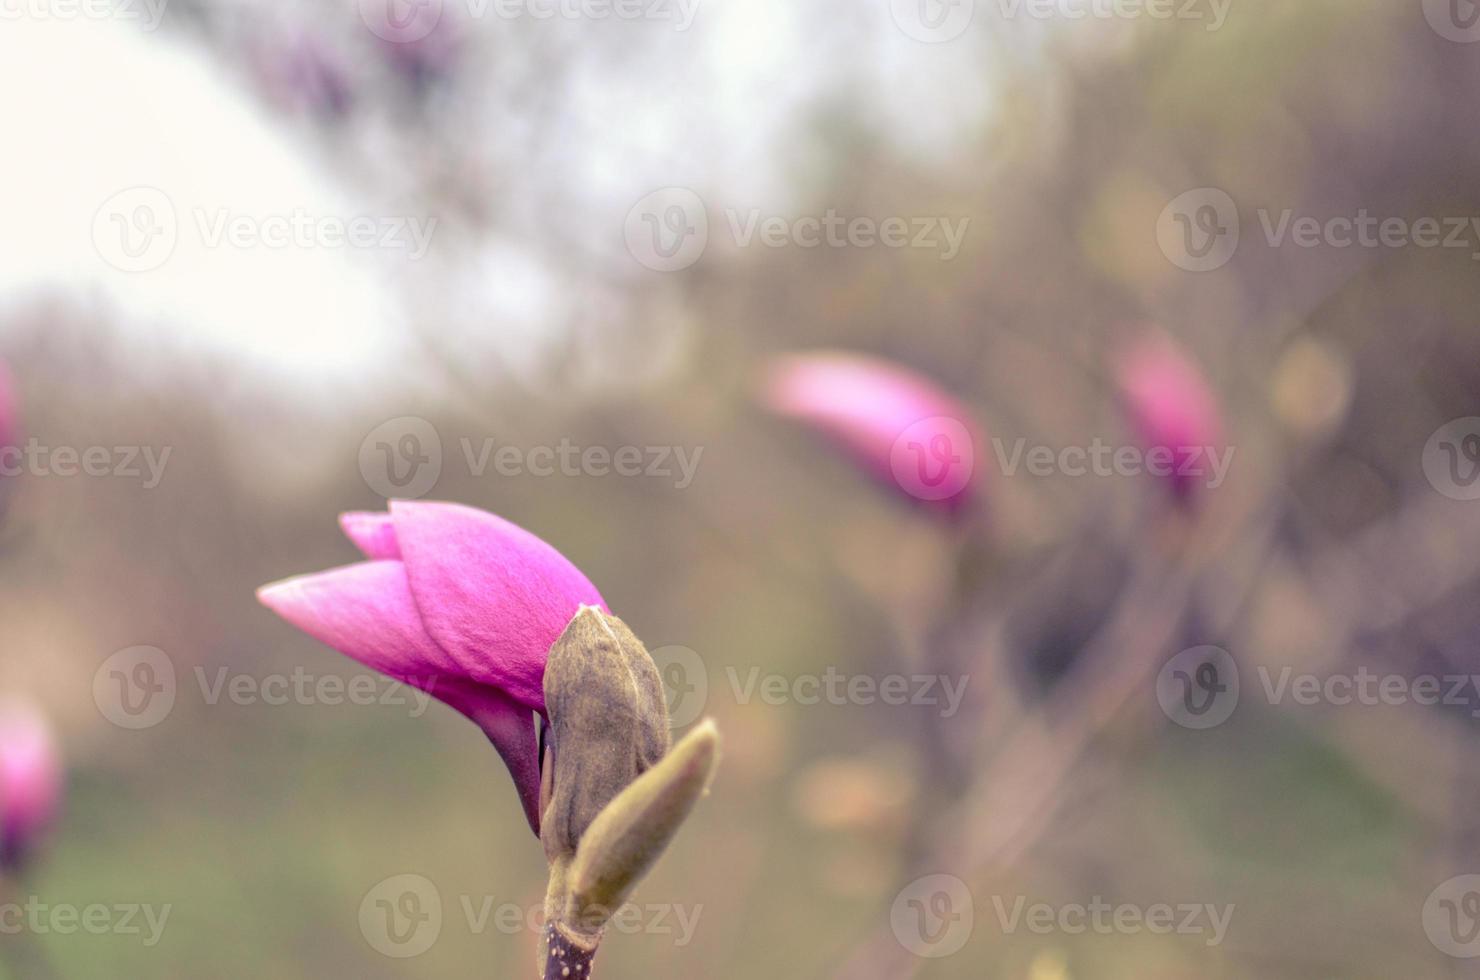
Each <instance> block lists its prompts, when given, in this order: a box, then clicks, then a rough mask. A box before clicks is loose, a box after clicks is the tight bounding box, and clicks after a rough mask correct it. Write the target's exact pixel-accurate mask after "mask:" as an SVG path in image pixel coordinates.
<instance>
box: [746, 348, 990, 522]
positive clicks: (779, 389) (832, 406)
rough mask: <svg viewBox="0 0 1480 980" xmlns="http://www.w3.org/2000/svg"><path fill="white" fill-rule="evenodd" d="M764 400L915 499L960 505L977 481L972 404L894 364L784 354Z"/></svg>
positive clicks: (832, 354) (847, 356) (769, 375)
mask: <svg viewBox="0 0 1480 980" xmlns="http://www.w3.org/2000/svg"><path fill="white" fill-rule="evenodd" d="M762 400H763V401H764V403H765V404H766V406H767V407H768V408H770V409H771V410H772V411H774V412H776V413H777V414H779V415H782V416H785V417H787V418H792V419H795V420H797V421H799V422H801V423H802V424H804V425H807V426H809V427H811V428H812V429H814V430H816V431H818V432H820V433H821V434H822V435H824V436H825V437H827V438H828V439H830V440H831V441H833V442H834V443H836V444H837V445H838V446H840V447H841V448H842V449H843V450H844V451H846V452H847V453H848V454H849V455H850V456H852V457H853V459H854V460H855V461H856V462H857V463H858V464H859V465H860V466H861V467H862V468H863V469H864V470H865V472H867V473H868V474H869V475H871V476H873V477H874V478H875V479H877V480H879V481H880V482H882V483H884V484H885V485H886V486H889V487H890V488H891V489H894V490H896V491H902V492H903V493H904V494H906V495H907V496H909V497H910V498H912V499H914V500H917V501H923V502H926V503H929V504H932V505H935V506H938V507H942V508H944V509H946V510H948V511H955V510H957V509H959V508H960V507H961V506H962V505H964V504H965V503H967V502H968V500H969V499H970V497H971V496H972V495H973V493H974V492H975V490H976V487H977V484H978V483H979V482H980V480H979V478H977V479H974V478H973V477H974V476H976V475H977V474H976V469H977V467H976V444H977V443H978V442H979V441H980V440H979V438H978V436H977V426H976V423H975V421H974V420H973V418H972V414H971V412H970V410H969V409H968V408H967V407H966V406H965V405H964V404H962V403H961V402H960V401H958V400H957V399H955V398H954V397H952V396H951V395H949V394H947V393H946V392H945V391H944V390H943V389H941V388H940V387H939V386H937V385H936V384H934V383H933V382H931V381H930V380H928V379H926V378H924V377H922V376H921V375H918V374H916V373H914V372H912V371H908V370H906V369H905V368H903V367H900V366H898V365H896V364H891V363H890V362H888V361H885V360H882V359H880V358H875V357H866V356H864V355H861V354H852V353H846V352H842V351H819V352H815V353H810V354H796V355H791V356H787V357H780V358H777V359H775V360H774V361H773V362H772V363H771V365H770V367H769V368H768V370H767V372H766V377H765V381H764V387H763V391H762Z"/></svg>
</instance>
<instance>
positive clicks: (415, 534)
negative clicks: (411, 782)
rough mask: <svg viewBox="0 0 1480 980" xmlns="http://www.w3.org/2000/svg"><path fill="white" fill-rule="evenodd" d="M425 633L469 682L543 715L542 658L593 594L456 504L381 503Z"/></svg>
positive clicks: (534, 550) (526, 544)
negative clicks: (501, 693) (385, 505)
mask: <svg viewBox="0 0 1480 980" xmlns="http://www.w3.org/2000/svg"><path fill="white" fill-rule="evenodd" d="M391 516H392V517H393V518H394V520H395V525H396V538H397V540H398V541H399V542H400V545H401V553H402V554H403V555H404V556H405V562H406V570H407V576H408V577H409V579H410V582H411V592H412V594H413V595H414V596H415V597H416V606H417V608H418V609H419V610H420V612H421V619H422V622H423V623H425V624H426V628H427V631H428V632H429V633H430V634H431V635H432V637H433V638H434V639H435V640H436V641H437V643H438V644H439V645H440V646H441V647H442V649H444V650H446V651H447V653H448V654H449V655H450V656H451V657H452V659H453V660H455V661H456V662H457V663H458V665H459V666H460V667H461V668H462V670H463V672H464V673H465V674H466V675H467V676H468V677H470V678H472V679H473V680H475V681H478V682H479V683H482V684H487V685H489V686H492V687H497V688H499V689H501V690H503V691H506V692H508V693H509V694H510V695H511V696H512V697H514V698H515V699H516V700H517V701H519V702H520V703H521V704H524V705H527V706H529V707H532V708H534V709H536V710H539V711H543V710H544V707H545V691H544V675H545V659H546V657H547V656H548V654H549V652H550V646H551V645H552V644H553V643H554V642H555V641H556V640H557V639H558V638H559V637H560V634H561V632H563V631H564V629H565V627H566V625H567V624H569V623H570V620H571V617H573V616H574V615H575V614H576V611H577V610H578V609H579V608H580V607H581V606H582V605H583V604H584V605H594V606H598V607H600V608H601V609H603V610H605V609H606V603H605V602H604V601H603V600H602V598H601V594H600V593H599V592H597V591H596V587H595V586H594V585H592V584H591V582H590V581H589V580H588V579H587V578H586V576H584V575H582V574H581V572H580V571H579V570H578V569H577V568H576V567H575V566H574V565H572V564H571V563H570V562H569V561H567V560H566V559H565V557H564V556H563V555H561V554H560V552H558V551H556V550H555V549H554V548H552V547H550V545H548V544H546V543H545V542H544V541H542V540H540V539H539V538H537V537H535V536H534V535H533V534H530V533H529V532H528V531H526V530H524V529H523V528H521V527H518V526H517V525H514V524H511V523H509V522H508V521H506V520H504V519H503V518H501V517H495V516H494V515H493V514H489V513H487V512H485V511H481V510H476V509H474V508H472V507H464V506H462V505H460V504H447V503H425V502H421V501H403V500H395V501H392V502H391Z"/></svg>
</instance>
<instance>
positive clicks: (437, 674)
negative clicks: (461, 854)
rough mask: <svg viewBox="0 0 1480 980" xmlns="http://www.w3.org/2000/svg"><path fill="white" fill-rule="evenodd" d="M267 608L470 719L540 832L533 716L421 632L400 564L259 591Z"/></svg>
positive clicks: (369, 565) (370, 565) (371, 564)
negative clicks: (480, 680)
mask: <svg viewBox="0 0 1480 980" xmlns="http://www.w3.org/2000/svg"><path fill="white" fill-rule="evenodd" d="M257 596H258V598H259V599H261V601H262V603H263V605H265V606H267V607H268V608H269V609H271V610H272V611H274V612H276V613H277V614H278V615H280V616H282V617H283V618H284V619H286V620H287V621H288V622H290V623H292V624H293V625H294V626H297V627H298V628H299V629H301V630H303V631H304V632H305V633H307V634H308V635H310V636H312V637H314V638H315V639H317V640H319V641H320V642H322V643H325V644H327V645H329V646H331V647H333V648H334V649H336V650H338V651H339V652H341V653H343V654H345V655H346V656H349V657H351V658H353V659H355V660H358V661H359V662H360V663H362V664H364V665H365V666H367V667H370V668H372V669H374V670H377V671H380V672H381V673H382V674H385V675H387V676H389V677H393V678H395V679H396V680H399V681H402V682H403V683H406V684H410V685H411V686H413V687H417V688H420V689H421V690H423V691H426V692H427V693H428V694H430V695H432V696H433V697H435V698H437V699H438V700H441V701H443V702H445V703H447V704H449V705H451V706H452V707H453V708H456V709H457V710H458V711H460V712H462V713H463V714H465V715H467V716H468V717H469V718H471V719H472V720H473V721H474V722H476V723H477V724H478V726H479V727H480V728H482V729H483V731H484V732H485V733H486V734H487V735H488V737H489V739H490V740H491V741H492V742H493V744H494V747H495V748H496V749H498V752H499V755H500V756H502V757H503V760H504V763H505V764H506V765H507V766H508V767H509V774H510V775H511V776H512V777H513V778H514V786H515V788H516V789H517V790H518V791H519V798H520V802H521V804H522V805H523V807H524V814H525V817H526V818H527V819H528V820H529V821H530V826H531V827H532V828H533V829H534V830H535V833H536V834H538V833H539V794H540V776H539V749H538V745H537V742H536V738H535V731H534V721H533V714H532V713H531V711H530V709H529V708H528V707H527V706H524V705H520V704H518V703H517V702H515V701H514V700H513V699H512V698H510V697H508V696H507V695H505V694H503V693H502V692H501V691H498V690H496V689H492V688H489V687H486V686H482V685H479V684H476V683H473V682H471V681H470V680H468V679H467V678H466V677H465V676H464V671H463V670H462V669H461V668H460V667H459V666H458V665H457V664H456V663H455V662H453V661H452V659H451V658H449V657H448V655H447V654H446V653H445V652H444V651H443V650H442V649H441V647H439V646H438V645H437V644H436V643H435V642H434V641H433V640H432V638H431V637H430V636H428V635H427V632H426V630H425V629H424V628H423V627H422V623H421V617H420V615H419V614H418V613H417V608H416V603H415V601H414V600H413V599H412V597H411V589H410V586H409V585H408V583H407V580H406V569H405V566H404V565H402V564H401V563H400V562H398V561H366V562H360V563H358V564H355V565H346V566H344V567H342V568H335V569H330V570H329V571H327V572H319V573H317V574H314V575H301V576H298V577H297V578H291V579H288V580H286V581H283V582H278V583H275V584H273V585H267V586H264V587H262V588H261V589H259V590H258V592H257Z"/></svg>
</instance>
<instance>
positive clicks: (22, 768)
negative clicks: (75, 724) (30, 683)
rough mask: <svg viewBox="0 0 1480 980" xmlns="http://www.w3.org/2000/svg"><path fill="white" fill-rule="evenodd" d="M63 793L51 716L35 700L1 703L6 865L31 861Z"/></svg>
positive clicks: (2, 856) (0, 851) (1, 855)
mask: <svg viewBox="0 0 1480 980" xmlns="http://www.w3.org/2000/svg"><path fill="white" fill-rule="evenodd" d="M61 798H62V765H61V759H60V756H59V754H58V752H57V748H56V742H55V739H54V738H53V736H52V731H51V726H50V724H49V723H48V722H47V720H46V716H45V715H43V714H42V713H41V711H40V710H39V709H38V708H36V707H35V706H34V705H31V704H29V703H14V704H7V705H5V706H4V707H3V708H0V868H3V869H4V870H6V871H15V870H16V869H17V868H19V867H21V866H23V865H24V864H25V862H26V859H27V858H28V857H29V856H30V855H31V854H32V853H33V852H34V851H35V849H36V847H37V845H38V844H39V843H40V840H41V838H42V837H43V836H44V835H45V834H46V832H47V831H48V830H49V829H50V828H51V825H52V823H53V822H54V821H55V819H56V815H57V811H58V809H59V807H60V804H61Z"/></svg>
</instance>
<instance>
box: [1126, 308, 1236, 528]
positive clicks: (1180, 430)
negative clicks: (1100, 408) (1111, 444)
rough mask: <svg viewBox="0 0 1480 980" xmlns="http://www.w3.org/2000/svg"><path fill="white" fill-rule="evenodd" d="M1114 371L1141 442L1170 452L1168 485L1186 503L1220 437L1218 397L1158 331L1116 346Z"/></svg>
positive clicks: (1188, 359) (1202, 479)
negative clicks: (1119, 346)
mask: <svg viewBox="0 0 1480 980" xmlns="http://www.w3.org/2000/svg"><path fill="white" fill-rule="evenodd" d="M1114 374H1115V380H1116V384H1117V385H1118V387H1119V389H1120V396H1121V400H1122V402H1123V404H1124V407H1125V411H1126V414H1127V416H1128V417H1129V419H1130V423H1131V425H1132V426H1133V427H1134V428H1135V430H1136V433H1137V435H1138V436H1139V438H1140V440H1141V443H1142V446H1143V448H1144V449H1145V450H1146V451H1147V452H1148V453H1149V452H1152V451H1160V452H1161V453H1162V454H1163V455H1165V454H1170V458H1171V463H1170V472H1169V473H1168V475H1167V480H1168V486H1169V487H1170V488H1171V490H1172V493H1173V494H1175V495H1176V497H1177V499H1178V500H1180V501H1182V502H1184V503H1190V502H1191V499H1192V492H1193V489H1194V488H1195V487H1196V486H1197V485H1198V484H1199V483H1206V482H1207V480H1208V478H1209V477H1208V471H1209V466H1210V461H1209V454H1210V453H1212V452H1214V451H1216V450H1219V449H1221V448H1222V442H1223V425H1222V420H1221V418H1220V415H1219V411H1218V400H1217V397H1216V396H1215V395H1214V394H1213V390H1212V388H1211V387H1210V386H1209V385H1208V382H1207V380H1206V379H1205V378H1204V377H1203V373H1202V371H1201V370H1200V369H1199V368H1198V366H1197V364H1196V363H1195V362H1194V361H1193V360H1192V358H1191V357H1190V356H1189V355H1188V354H1187V353H1186V352H1185V351H1184V350H1183V349H1182V348H1181V347H1179V346H1178V345H1177V344H1176V343H1174V342H1173V341H1172V340H1171V339H1170V338H1168V337H1166V336H1165V335H1163V334H1161V333H1159V332H1157V333H1149V334H1145V335H1143V336H1141V337H1140V338H1139V339H1138V340H1136V341H1134V342H1133V343H1132V344H1130V345H1129V346H1128V347H1126V348H1124V349H1123V350H1121V351H1120V353H1119V354H1118V355H1117V357H1116V359H1115V363H1114ZM1149 462H1150V460H1149V459H1148V463H1149ZM1164 471H1165V468H1164Z"/></svg>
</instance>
